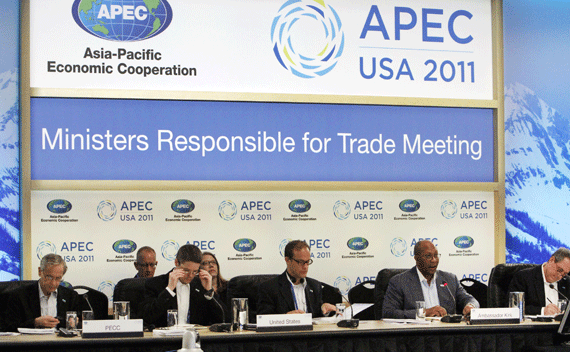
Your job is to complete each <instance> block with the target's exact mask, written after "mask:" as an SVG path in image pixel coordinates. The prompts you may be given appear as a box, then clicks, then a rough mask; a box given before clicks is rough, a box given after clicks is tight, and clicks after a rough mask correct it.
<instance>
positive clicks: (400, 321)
mask: <svg viewBox="0 0 570 352" xmlns="http://www.w3.org/2000/svg"><path fill="white" fill-rule="evenodd" d="M382 321H383V322H385V323H389V324H419V325H429V324H431V321H429V320H419V319H382Z"/></svg>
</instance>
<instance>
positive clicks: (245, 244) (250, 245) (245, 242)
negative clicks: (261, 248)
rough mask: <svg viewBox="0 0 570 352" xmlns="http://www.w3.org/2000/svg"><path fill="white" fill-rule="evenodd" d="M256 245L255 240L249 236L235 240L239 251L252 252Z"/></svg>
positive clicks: (235, 245) (235, 246)
mask: <svg viewBox="0 0 570 352" xmlns="http://www.w3.org/2000/svg"><path fill="white" fill-rule="evenodd" d="M255 247H256V244H255V241H254V240H252V239H249V238H240V239H239V240H236V241H235V242H234V249H235V250H236V251H238V252H243V253H245V252H251V251H253V250H254V249H255Z"/></svg>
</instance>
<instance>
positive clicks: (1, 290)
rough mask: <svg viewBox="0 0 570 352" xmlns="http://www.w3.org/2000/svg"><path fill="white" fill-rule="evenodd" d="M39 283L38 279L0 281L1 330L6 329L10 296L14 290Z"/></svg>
mask: <svg viewBox="0 0 570 352" xmlns="http://www.w3.org/2000/svg"><path fill="white" fill-rule="evenodd" d="M34 283H35V284H36V285H37V280H21V281H0V331H4V326H5V324H4V321H5V319H6V317H5V314H6V309H7V308H8V297H10V294H11V293H12V291H14V290H16V289H18V288H20V287H22V286H26V285H32V284H34Z"/></svg>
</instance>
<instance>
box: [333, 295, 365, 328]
mask: <svg viewBox="0 0 570 352" xmlns="http://www.w3.org/2000/svg"><path fill="white" fill-rule="evenodd" d="M335 291H336V292H337V293H338V294H339V295H340V296H341V297H342V299H344V300H346V301H347V302H348V303H349V304H350V300H348V299H347V297H345V296H344V295H343V294H342V292H340V289H339V288H338V287H335ZM359 324H360V321H359V320H358V319H354V310H353V309H352V307H350V319H343V320H341V321H339V322H338V323H336V325H337V326H338V327H339V328H357V327H358V325H359Z"/></svg>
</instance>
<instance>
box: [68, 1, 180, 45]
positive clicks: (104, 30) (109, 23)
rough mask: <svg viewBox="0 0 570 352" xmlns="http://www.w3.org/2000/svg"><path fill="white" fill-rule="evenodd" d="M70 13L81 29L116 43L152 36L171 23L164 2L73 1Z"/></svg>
mask: <svg viewBox="0 0 570 352" xmlns="http://www.w3.org/2000/svg"><path fill="white" fill-rule="evenodd" d="M71 12H72V15H73V19H74V20H75V22H76V23H77V25H79V27H81V29H83V30H84V31H86V32H87V33H89V34H91V35H94V36H96V37H98V38H102V39H106V40H112V41H116V42H135V41H140V40H145V39H149V38H152V37H155V36H157V35H159V34H160V33H162V32H164V31H165V30H166V28H168V26H169V25H170V22H171V21H172V8H171V7H170V4H169V3H168V1H166V0H153V1H148V0H75V2H74V3H73V6H72V8H71Z"/></svg>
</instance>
